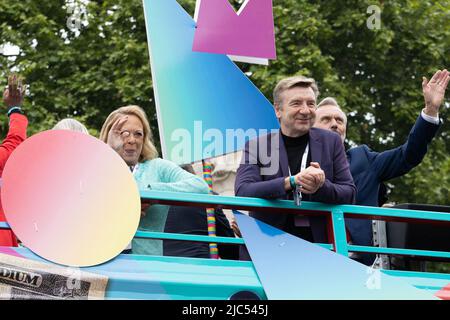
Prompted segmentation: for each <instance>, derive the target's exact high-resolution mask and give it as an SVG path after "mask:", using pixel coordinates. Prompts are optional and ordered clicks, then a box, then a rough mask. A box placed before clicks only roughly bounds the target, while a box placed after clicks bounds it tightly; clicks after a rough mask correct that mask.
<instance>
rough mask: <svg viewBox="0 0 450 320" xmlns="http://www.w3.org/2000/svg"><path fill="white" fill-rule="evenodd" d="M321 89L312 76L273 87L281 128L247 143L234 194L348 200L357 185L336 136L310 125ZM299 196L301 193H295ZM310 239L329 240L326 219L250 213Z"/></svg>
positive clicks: (328, 201) (312, 122)
mask: <svg viewBox="0 0 450 320" xmlns="http://www.w3.org/2000/svg"><path fill="white" fill-rule="evenodd" d="M318 96H319V90H318V88H317V85H316V82H315V81H314V80H313V79H310V78H305V77H302V76H297V77H292V78H287V79H284V80H282V81H280V82H279V83H278V85H277V86H276V87H275V89H274V107H275V113H276V116H277V118H278V120H279V122H280V130H278V131H277V132H275V133H271V134H269V135H266V136H261V137H259V138H257V139H256V140H252V141H250V142H248V143H247V144H246V146H245V150H244V153H243V156H242V161H241V165H240V167H239V169H238V171H237V177H236V182H235V192H236V196H241V197H258V198H265V199H293V198H294V197H295V196H296V195H295V193H296V192H295V191H296V190H299V191H301V199H303V200H305V201H317V202H324V203H330V204H352V203H354V201H355V196H356V187H355V185H354V183H353V179H352V176H351V174H350V170H349V165H348V162H347V158H346V155H345V150H344V147H343V145H342V141H341V139H340V137H339V135H338V134H336V133H334V132H330V131H327V130H322V129H318V128H312V126H313V124H314V120H315V108H316V101H317V97H318ZM297 198H300V197H297ZM250 215H251V216H252V217H254V218H256V219H258V220H261V221H263V222H265V223H267V224H270V225H272V226H274V227H276V228H279V229H281V230H283V231H285V232H288V233H290V234H293V235H296V236H298V237H301V238H303V239H306V240H308V241H314V242H327V240H328V239H327V232H326V221H325V217H319V216H318V217H305V216H301V215H298V214H295V213H292V214H285V213H278V212H269V213H268V212H250Z"/></svg>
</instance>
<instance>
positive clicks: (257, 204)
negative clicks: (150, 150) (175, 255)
mask: <svg viewBox="0 0 450 320" xmlns="http://www.w3.org/2000/svg"><path fill="white" fill-rule="evenodd" d="M141 199H142V201H143V202H147V203H151V204H166V205H180V206H197V207H205V208H220V209H231V210H245V211H250V210H255V211H277V212H285V213H294V212H295V213H299V212H301V213H302V214H305V215H310V216H311V215H324V216H328V217H329V221H330V223H331V227H332V235H333V236H332V243H331V244H329V243H318V245H320V246H322V247H324V248H328V249H330V250H334V251H335V252H337V253H339V254H342V255H345V256H348V254H349V252H360V253H378V254H385V255H411V256H420V257H433V258H443V259H450V252H442V251H430V250H413V249H399V248H386V247H368V246H356V245H351V244H349V243H348V242H347V236H346V230H345V220H344V218H345V217H350V218H364V219H374V220H386V221H402V222H412V221H414V222H423V223H426V222H434V223H439V224H450V214H448V213H444V212H434V211H417V210H406V209H387V208H377V207H364V206H354V205H327V204H323V203H317V202H302V205H301V207H300V208H299V207H297V206H295V204H294V203H293V202H292V201H287V200H265V199H258V198H243V197H224V196H215V195H203V194H192V193H175V192H159V191H141ZM0 229H9V225H8V224H7V223H4V222H3V223H2V222H0ZM135 237H137V238H145V239H163V240H164V239H170V240H180V241H197V242H211V237H209V236H201V235H186V234H172V233H163V232H142V231H138V232H137V233H136V235H135ZM214 242H215V243H224V244H234V245H244V244H245V243H244V240H243V239H241V238H227V237H214Z"/></svg>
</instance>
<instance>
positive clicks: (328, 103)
mask: <svg viewBox="0 0 450 320" xmlns="http://www.w3.org/2000/svg"><path fill="white" fill-rule="evenodd" d="M323 106H333V107H336V108H338V109H339V110H341V111H342V114H343V115H344V120H345V123H347V115H346V114H345V112H344V110H342V108H341V106H340V105H339V104H338V102H337V101H336V99H335V98H333V97H326V98H325V99H323V100H322V101H320V103H319V104H318V105H317V108H316V109H319V108H320V107H323Z"/></svg>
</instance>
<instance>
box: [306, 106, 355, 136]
mask: <svg viewBox="0 0 450 320" xmlns="http://www.w3.org/2000/svg"><path fill="white" fill-rule="evenodd" d="M314 127H316V128H321V129H325V130H331V131H334V132H336V133H338V134H339V135H340V136H341V139H342V142H344V141H345V135H346V132H347V119H346V117H345V114H344V112H342V110H341V109H339V108H338V107H336V106H333V105H324V106H321V107H320V108H318V109H317V110H316V122H315V123H314Z"/></svg>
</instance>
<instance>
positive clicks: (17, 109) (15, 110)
mask: <svg viewBox="0 0 450 320" xmlns="http://www.w3.org/2000/svg"><path fill="white" fill-rule="evenodd" d="M13 113H20V114H23V111H22V108H21V107H20V106H14V107H11V108H9V110H8V117H9V116H10V115H12V114H13Z"/></svg>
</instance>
